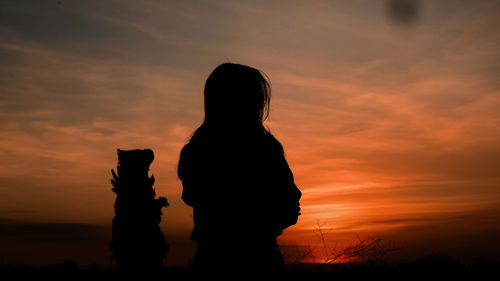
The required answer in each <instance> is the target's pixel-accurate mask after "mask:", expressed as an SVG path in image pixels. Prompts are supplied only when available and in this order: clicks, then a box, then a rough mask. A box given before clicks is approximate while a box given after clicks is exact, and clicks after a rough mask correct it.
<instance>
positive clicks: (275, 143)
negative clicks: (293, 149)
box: [264, 130, 284, 153]
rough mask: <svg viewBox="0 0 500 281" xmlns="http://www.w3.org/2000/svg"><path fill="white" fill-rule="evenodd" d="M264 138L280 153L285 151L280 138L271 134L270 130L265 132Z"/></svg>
mask: <svg viewBox="0 0 500 281" xmlns="http://www.w3.org/2000/svg"><path fill="white" fill-rule="evenodd" d="M264 140H265V143H266V145H267V146H268V147H269V148H270V149H271V150H273V151H275V152H278V153H284V150H283V145H281V143H280V142H279V140H278V139H277V138H276V137H275V136H274V135H273V134H271V132H269V131H267V130H266V131H265V132H264Z"/></svg>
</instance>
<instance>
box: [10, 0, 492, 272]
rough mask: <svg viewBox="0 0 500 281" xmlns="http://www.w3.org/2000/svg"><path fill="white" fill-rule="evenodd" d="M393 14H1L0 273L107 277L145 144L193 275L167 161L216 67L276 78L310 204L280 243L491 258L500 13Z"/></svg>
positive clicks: (118, 7)
mask: <svg viewBox="0 0 500 281" xmlns="http://www.w3.org/2000/svg"><path fill="white" fill-rule="evenodd" d="M410 2H412V1H410ZM388 3H389V1H383V0H355V1H353V0H345V1H335V0H329V1H328V0H321V1H320V0H312V1H296V0H286V1H284V0H283V1H269V0H266V1H152V0H147V1H144V0H141V1H132V0H127V1H123V0H121V1H67V0H60V1H52V0H47V1H38V0H33V1H25V0H21V1H18V0H0V261H6V262H9V263H15V264H23V263H26V264H46V263H51V262H58V261H61V260H62V259H64V258H70V259H73V260H76V261H79V262H81V263H82V264H86V263H87V264H89V263H93V262H96V263H100V264H106V262H107V259H108V257H109V251H108V245H107V244H108V243H109V242H110V239H111V232H110V226H111V220H112V218H113V215H114V214H113V202H114V199H115V194H114V193H113V192H112V191H111V187H112V186H111V184H110V179H111V172H110V170H111V169H112V168H115V167H116V164H117V155H116V149H117V148H120V149H135V148H151V149H153V151H154V152H155V156H156V158H155V161H154V162H153V164H152V166H151V173H153V174H154V175H155V178H156V184H155V187H156V190H157V193H158V194H159V195H160V196H166V197H167V198H168V200H169V202H170V204H171V206H170V207H168V208H167V209H165V210H164V215H163V221H162V223H161V227H162V229H163V231H164V234H165V236H166V239H167V242H168V243H169V244H170V252H169V253H168V254H167V260H166V264H171V265H173V264H183V265H184V264H189V262H190V259H191V257H192V254H193V253H194V252H193V251H194V247H195V244H194V243H193V242H191V241H189V234H190V231H191V228H192V224H193V223H192V212H191V208H190V207H188V206H187V205H185V204H184V203H183V202H182V200H181V198H180V195H181V192H182V185H181V182H180V180H179V179H178V178H177V174H176V169H177V161H178V158H179V153H180V149H181V148H182V146H183V145H184V144H185V143H186V142H187V141H188V138H189V136H190V134H191V133H192V131H193V130H195V129H196V128H197V127H198V126H199V125H200V124H201V122H202V121H203V114H204V113H203V94H202V91H203V86H204V83H205V80H206V78H207V77H208V75H209V74H210V72H211V71H212V70H213V69H214V68H215V67H216V66H217V65H219V64H220V63H224V62H228V61H229V62H235V63H241V64H246V65H249V66H252V67H255V68H258V69H260V70H262V71H264V72H265V73H266V74H267V75H268V76H269V78H270V80H271V85H272V98H271V112H270V118H269V120H268V121H266V125H267V126H268V127H269V128H270V129H271V132H272V133H273V134H274V135H275V136H276V138H277V139H278V140H279V141H280V142H281V143H282V144H283V147H284V149H285V155H286V158H287V160H288V163H289V165H290V168H291V169H292V171H293V173H294V175H295V183H296V184H297V186H298V187H299V188H300V189H301V191H302V192H303V196H302V200H301V206H302V216H301V217H300V218H299V222H298V223H297V225H295V226H292V227H291V228H289V229H288V230H286V231H285V233H284V234H283V235H282V236H281V237H280V239H279V242H280V243H281V244H282V245H288V246H292V247H295V246H298V247H299V248H300V247H302V248H303V247H309V246H310V247H312V248H313V249H315V250H314V251H315V252H314V254H315V256H316V258H317V259H319V260H321V259H322V257H323V256H322V255H323V252H322V251H321V247H320V242H321V241H320V238H319V235H318V232H317V228H318V227H321V229H322V230H323V231H324V233H326V234H327V242H328V243H329V245H332V246H333V245H334V244H335V243H337V242H338V243H339V246H347V245H349V243H352V242H355V241H356V240H357V239H358V237H359V238H361V239H362V238H367V237H377V238H383V239H384V241H386V242H388V243H394V244H395V245H402V246H404V247H405V249H402V250H401V251H399V252H398V253H397V255H398V258H400V259H415V258H418V257H420V256H424V255H428V254H434V253H440V254H447V255H452V256H455V257H458V258H463V259H468V258H473V257H478V256H482V257H486V258H492V259H497V260H498V259H500V255H499V252H500V241H499V240H498V237H499V236H500V223H499V222H500V79H499V75H500V32H499V28H500V1H487V0H484V1H468V0H426V1H424V0H422V1H413V3H415V4H416V6H415V7H416V9H415V10H413V12H414V13H413V14H411V13H410V14H409V15H408V16H407V17H402V15H399V16H398V15H397V14H393V13H392V12H391V9H390V6H389V4H388ZM262 196H265V194H262ZM242 243H244V241H242Z"/></svg>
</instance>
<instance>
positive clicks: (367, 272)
mask: <svg viewBox="0 0 500 281" xmlns="http://www.w3.org/2000/svg"><path fill="white" fill-rule="evenodd" d="M249 270H251V269H249ZM158 274H159V275H157V276H149V277H152V278H154V279H155V280H160V279H163V280H189V279H193V272H192V270H191V269H190V268H188V267H163V269H162V271H161V272H159V273H158ZM242 276H244V273H242ZM35 277H36V278H40V277H62V278H71V279H72V280H75V279H76V280H90V278H99V279H100V280H102V279H104V278H111V279H114V280H115V278H116V277H120V276H117V273H116V272H111V271H110V270H109V269H108V268H103V267H99V266H97V265H93V266H90V267H86V268H82V267H80V266H79V265H78V264H77V263H75V262H73V261H70V260H65V261H63V262H61V263H58V264H52V265H47V266H42V267H31V266H22V265H10V264H6V263H0V279H2V280H10V278H16V279H21V280H24V279H25V278H35ZM142 277H148V274H147V273H146V274H144V276H142ZM499 277H500V263H499V262H495V261H489V260H486V259H483V258H476V259H474V260H473V262H472V263H470V264H464V263H460V262H458V261H456V260H454V259H453V258H451V257H448V256H443V255H434V256H430V257H426V258H421V259H419V260H417V261H413V262H406V263H401V264H397V265H389V264H377V265H367V264H356V263H347V264H327V265H321V264H306V263H303V264H298V265H296V266H294V267H293V268H290V269H289V280H429V279H430V280H438V279H439V280H453V279H454V280H465V279H468V280H486V279H488V280H500V279H499ZM124 278H125V277H124ZM146 279H148V278H146ZM238 279H239V278H238V276H235V280H238Z"/></svg>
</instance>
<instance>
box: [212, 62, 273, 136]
mask: <svg viewBox="0 0 500 281" xmlns="http://www.w3.org/2000/svg"><path fill="white" fill-rule="evenodd" d="M264 75H265V74H263V73H262V72H261V71H259V70H257V69H255V68H252V67H249V66H246V65H241V64H234V63H224V64H221V65H219V66H218V67H216V68H215V70H214V71H213V72H212V73H211V74H210V76H209V77H208V79H207V81H206V83H205V91H204V96H205V120H204V125H206V126H208V127H219V126H222V127H225V126H227V125H229V126H234V127H235V129H238V128H246V127H247V126H258V127H262V122H263V121H264V120H265V119H266V118H267V117H268V116H269V103H270V99H271V88H270V84H269V81H268V79H266V77H265V76H264Z"/></svg>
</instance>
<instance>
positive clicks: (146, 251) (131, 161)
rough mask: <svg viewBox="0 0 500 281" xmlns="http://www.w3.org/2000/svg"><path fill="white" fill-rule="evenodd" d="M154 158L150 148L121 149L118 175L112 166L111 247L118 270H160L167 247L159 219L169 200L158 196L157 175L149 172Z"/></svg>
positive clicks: (127, 271)
mask: <svg viewBox="0 0 500 281" xmlns="http://www.w3.org/2000/svg"><path fill="white" fill-rule="evenodd" d="M153 159H154V154H153V151H152V150H151V149H144V150H140V149H136V150H128V151H126V150H120V149H118V166H117V172H118V175H117V174H116V173H115V172H114V171H113V170H111V173H112V175H113V179H112V180H111V183H112V184H113V189H112V190H113V192H114V193H116V195H117V197H116V201H115V206H114V207H115V217H114V218H113V228H112V242H111V244H110V248H111V251H112V253H113V257H114V258H115V260H116V269H117V271H118V272H119V273H138V274H157V273H158V272H159V270H160V269H161V267H162V262H163V259H164V258H165V254H166V252H167V250H168V247H167V244H166V243H165V238H164V236H163V233H162V231H161V229H160V227H159V223H160V221H161V215H162V208H163V207H166V206H168V205H169V204H168V202H167V199H166V198H165V197H160V198H158V199H155V196H156V192H155V190H154V188H153V184H154V182H155V179H154V175H152V176H151V177H149V175H148V171H149V166H150V164H151V163H152V162H153Z"/></svg>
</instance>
